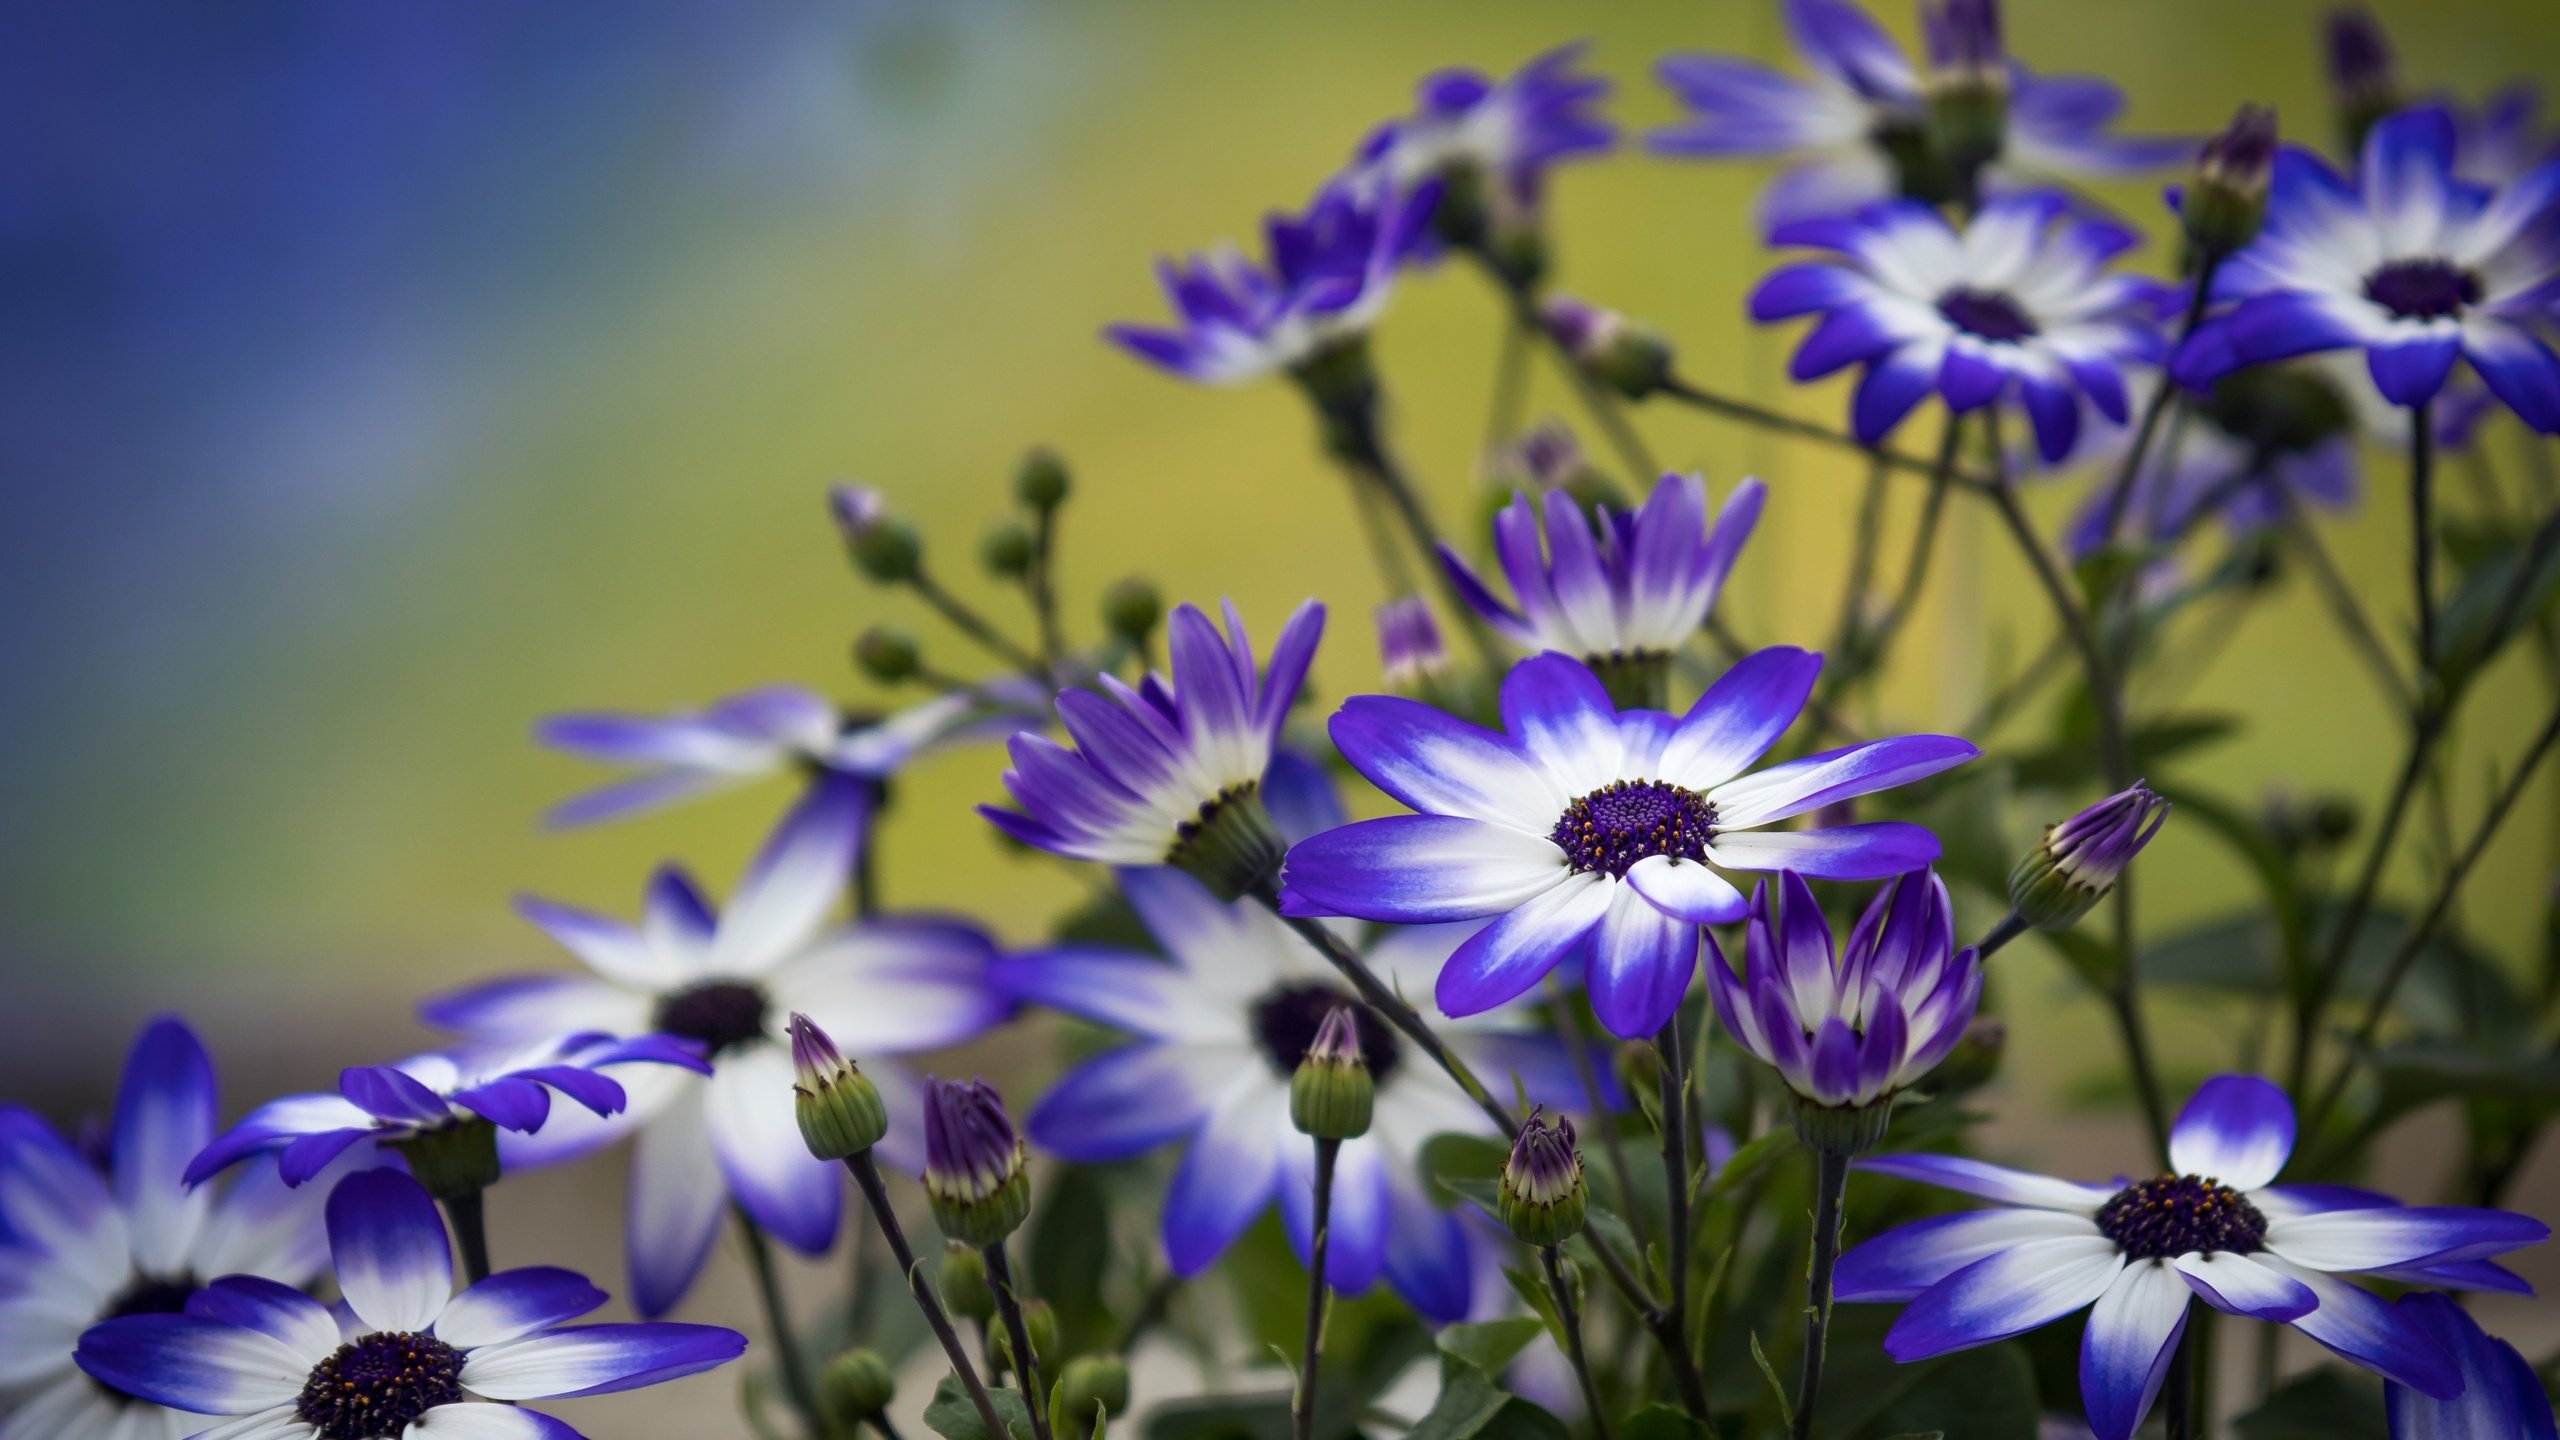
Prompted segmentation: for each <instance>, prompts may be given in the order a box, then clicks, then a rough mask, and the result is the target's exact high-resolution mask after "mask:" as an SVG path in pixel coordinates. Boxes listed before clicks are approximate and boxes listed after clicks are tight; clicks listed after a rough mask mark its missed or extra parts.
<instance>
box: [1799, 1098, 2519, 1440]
mask: <svg viewBox="0 0 2560 1440" xmlns="http://www.w3.org/2000/svg"><path fill="white" fill-rule="evenodd" d="M2293 1141H2294V1117H2293V1105H2292V1103H2291V1102H2290V1101H2288V1100H2287V1099H2286V1098H2285V1095H2284V1092H2283V1091H2282V1090H2279V1089H2278V1088H2276V1087H2275V1086H2274V1085H2272V1084H2270V1083H2269V1082H2267V1081H2265V1080H2262V1079H2259V1078H2257V1077H2256V1076H2250V1075H2224V1076H2220V1077H2218V1078H2216V1079H2213V1080H2209V1081H2206V1082H2205V1084H2204V1086H2203V1087H2202V1088H2200V1089H2199V1090H2197V1091H2196V1093H2195V1096H2194V1098H2192V1099H2190V1100H2189V1101H2188V1102H2187V1105H2186V1108H2185V1109H2183V1110H2181V1111H2179V1112H2178V1119H2177V1123H2176V1125H2175V1126H2174V1127H2173V1128H2172V1130H2171V1132H2170V1136H2169V1160H2170V1163H2171V1165H2172V1166H2173V1167H2174V1170H2175V1173H2174V1174H2168V1175H2161V1176H2158V1177H2155V1178H2152V1179H2147V1180H2136V1181H2133V1182H2131V1183H2129V1184H2127V1183H2122V1182H2119V1183H2117V1184H2114V1185H2083V1184H2079V1183H2077V1182H2074V1181H2069V1180H2054V1179H2048V1178H2046V1177H2045V1176H2042V1175H2030V1174H2025V1173H2022V1172H2019V1171H2015V1170H2008V1169H2003V1168H2002V1167H2000V1166H1997V1165H1990V1164H1986V1163H1984V1162H1982V1161H1979V1160H1968V1159H1963V1158H1959V1157H1956V1156H1950V1155H1917V1154H1915V1155H1886V1156H1878V1157H1874V1158H1871V1159H1867V1160H1864V1161H1861V1162H1859V1163H1860V1168H1862V1169H1864V1170H1867V1171H1869V1172H1872V1173H1875V1174H1881V1175H1894V1176H1899V1177H1901V1178H1903V1179H1907V1180H1919V1181H1922V1182H1925V1183H1927V1184H1931V1185H1938V1186H1943V1187H1945V1188H1947V1189H1950V1190H1960V1191H1963V1192H1964V1193H1966V1194H1968V1195H1978V1196H1981V1197H1983V1198H1985V1199H1989V1200H1995V1201H1998V1202H2000V1203H2001V1205H2002V1206H2004V1207H2006V1208H2002V1209H1997V1210H1977V1211H1968V1212H1966V1213H1964V1214H1960V1215H1948V1216H1941V1217H1939V1218H1937V1219H1933V1220H1922V1221H1919V1222H1918V1223H1916V1224H1911V1225H1905V1226H1903V1227H1902V1228H1900V1229H1898V1230H1892V1231H1888V1232H1886V1233H1885V1234H1883V1235H1880V1236H1878V1237H1877V1238H1875V1239H1873V1240H1870V1241H1868V1242H1866V1243H1865V1244H1863V1245H1860V1246H1858V1247H1856V1248H1855V1249H1852V1250H1851V1251H1849V1253H1847V1254H1846V1255H1843V1256H1841V1257H1840V1268H1839V1271H1838V1274H1837V1276H1836V1278H1835V1293H1836V1294H1837V1296H1838V1298H1839V1299H1842V1300H1850V1301H1858V1300H1869V1301H1908V1302H1910V1304H1909V1307H1908V1308H1907V1309H1905V1310H1904V1311H1903V1312H1902V1314H1901V1315H1900V1317H1898V1318H1897V1319H1896V1320H1895V1321H1894V1323H1893V1328H1892V1329H1891V1330H1889V1331H1887V1332H1886V1333H1885V1341H1884V1344H1885V1350H1886V1352H1887V1353H1889V1354H1891V1355H1892V1356H1893V1358H1894V1359H1896V1360H1904V1361H1910V1360H1925V1359H1927V1358H1929V1357H1931V1356H1933V1355H1943V1354H1946V1353H1948V1352H1949V1351H1953V1350H1962V1349H1966V1348H1968V1347H1971V1346H1975V1345H1985V1344H1989V1343H1991V1342H1992V1341H1995V1340H2005V1339H2007V1338H2009V1337H2010V1336H2013V1335H2020V1334H2024V1333H2025V1332H2027V1331H2029V1330H2033V1329H2035V1328H2037V1327H2038V1326H2041V1325H2045V1324H2048V1323H2050V1322H2052V1321H2055V1320H2059V1319H2061V1318H2062V1317H2063V1316H2066V1315H2069V1314H2071V1313H2073V1312H2074V1311H2077V1310H2080V1309H2082V1308H2084V1307H2087V1308H2089V1309H2090V1315H2089V1324H2088V1332H2087V1335H2086V1337H2085V1339H2084V1340H2083V1342H2082V1344H2081V1348H2080V1394H2081V1399H2082V1402H2083V1404H2084V1405H2085V1406H2086V1408H2087V1410H2088V1415H2089V1425H2090V1428H2091V1429H2093V1430H2095V1431H2096V1432H2097V1434H2098V1437H2099V1440H2125V1437H2127V1436H2130V1435H2131V1434H2133V1432H2134V1431H2135V1430H2136V1429H2137V1428H2139V1427H2140V1425H2141V1423H2142V1417H2143V1415H2144V1414H2145V1413H2147V1412H2148V1411H2149V1410H2150V1408H2151V1402H2152V1400H2153V1399H2154V1398H2155V1397H2156V1396H2157V1395H2158V1393H2159V1389H2160V1384H2161V1380H2162V1378H2163V1376H2164V1374H2165V1372H2166V1370H2167V1368H2168V1361H2169V1356H2170V1353H2171V1351H2172V1350H2174V1349H2175V1348H2176V1346H2177V1343H2178V1337H2179V1335H2180V1334H2181V1333H2182V1332H2183V1331H2184V1330H2185V1328H2186V1322H2187V1300H2188V1297H2189V1296H2190V1295H2191V1294H2192V1295H2196V1296H2201V1297H2202V1298H2203V1299H2204V1302H2205V1303H2206V1304H2208V1305H2211V1306H2213V1307H2214V1308H2215V1309H2217V1310H2221V1311H2224V1312H2226V1313H2228V1314H2233V1315H2245V1316H2248V1317H2250V1318H2252V1319H2258V1320H2269V1321H2276V1322H2280V1323H2284V1324H2289V1325H2291V1326H2293V1327H2294V1328H2295V1329H2297V1330H2300V1331H2301V1332H2302V1333H2304V1334H2306V1335H2308V1336H2310V1337H2311V1338H2312V1339H2314V1340H2317V1341H2319V1342H2320V1343H2321V1344H2323V1345H2325V1346H2327V1347H2328V1348H2329V1349H2331V1350H2333V1351H2335V1352H2337V1353H2338V1354H2339V1355H2341V1356H2344V1357H2345V1358H2346V1359H2348V1360H2350V1361H2352V1362H2354V1363H2355V1364H2357V1365H2360V1366H2363V1367H2364V1368H2365V1369H2368V1370H2371V1371H2374V1372H2375V1373H2377V1374H2380V1375H2382V1376H2383V1377H2385V1378H2386V1379H2390V1380H2395V1381H2398V1382H2400V1383H2401V1384H2404V1385H2407V1386H2409V1387H2411V1388H2413V1389H2415V1390H2417V1391H2419V1392H2421V1393H2422V1394H2425V1395H2428V1396H2431V1397H2434V1398H2437V1399H2449V1398H2451V1397H2452V1396H2454V1395H2456V1394H2459V1393H2460V1392H2461V1389H2462V1376H2461V1372H2460V1370H2459V1368H2458V1367H2457V1365H2456V1363H2455V1360H2454V1358H2453V1357H2452V1356H2450V1355H2448V1354H2447V1353H2446V1351H2445V1348H2444V1346H2443V1345H2441V1344H2440V1343H2438V1342H2437V1340H2436V1339H2435V1337H2434V1336H2433V1335H2431V1334H2430V1333H2429V1331H2428V1329H2427V1328H2426V1327H2425V1326H2423V1325H2421V1324H2419V1323H2417V1322H2415V1321H2413V1320H2412V1319H2411V1318H2410V1316H2409V1315H2408V1314H2407V1313H2406V1312H2404V1311H2401V1310H2397V1309H2395V1308H2393V1307H2392V1306H2391V1305H2389V1304H2387V1303H2385V1302H2384V1301H2383V1300H2381V1299H2380V1298H2379V1297H2377V1296H2375V1295H2374V1294H2373V1293H2372V1292H2370V1291H2367V1290H2365V1289H2363V1288H2361V1287H2359V1286H2356V1285H2353V1284H2350V1283H2348V1282H2347V1281H2346V1280H2344V1279H2341V1278H2340V1277H2341V1276H2342V1275H2349V1274H2371V1275H2377V1276H2381V1277H2383V1278H2387V1279H2392V1280H2396V1281H2400V1282H2402V1283H2406V1284H2417V1285H2433V1286H2443V1287H2450V1288H2455V1289H2480V1288H2498V1289H2507V1288H2512V1287H2513V1286H2514V1285H2515V1284H2517V1283H2520V1282H2517V1281H2515V1278H2514V1277H2513V1276H2512V1275H2509V1274H2508V1273H2507V1272H2506V1271H2505V1270H2503V1269H2501V1268H2499V1267H2497V1266H2495V1265H2489V1264H2484V1263H2483V1262H2485V1261H2487V1260H2488V1259H2489V1257H2491V1256H2494V1255H2500V1254H2504V1253H2506V1252H2507V1251H2510V1250H2516V1249H2520V1248H2522V1247H2524V1246H2527V1245H2533V1244H2538V1243H2540V1242H2541V1241H2543V1240H2545V1239H2547V1238H2549V1236H2550V1233H2551V1230H2550V1227H2549V1226H2547V1225H2544V1224H2543V1223H2542V1222H2541V1221H2539V1220H2535V1219H2532V1218H2530V1217H2527V1216H2523V1215H2515V1214H2510V1213H2508V1212H2506V1211H2503V1210H2474V1209H2464V1208H2459V1207H2453V1206H2401V1205H2396V1204H2394V1203H2392V1202H2391V1201H2390V1200H2388V1199H2386V1198H2384V1197H2382V1196H2378V1195H2373V1194H2370V1193H2368V1192H2365V1191H2359V1190H2350V1189H2347V1188H2345V1187H2342V1186H2331V1185H2277V1184H2275V1183H2274V1181H2275V1178H2276V1174H2277V1172H2278V1171H2279V1170H2281V1169H2283V1168H2284V1162H2285V1160H2286V1159H2287V1158H2288V1157H2289V1156H2290V1155H2291V1154H2292V1153H2293Z"/></svg>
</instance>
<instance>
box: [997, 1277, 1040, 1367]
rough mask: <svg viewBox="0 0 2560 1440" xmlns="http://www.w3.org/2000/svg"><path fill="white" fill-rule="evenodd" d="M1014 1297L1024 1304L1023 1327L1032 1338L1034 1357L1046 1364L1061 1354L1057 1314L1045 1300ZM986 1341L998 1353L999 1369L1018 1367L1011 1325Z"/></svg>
mask: <svg viewBox="0 0 2560 1440" xmlns="http://www.w3.org/2000/svg"><path fill="white" fill-rule="evenodd" d="M1015 1298H1016V1299H1018V1300H1019V1301H1020V1302H1021V1304H1022V1328H1023V1330H1024V1332H1025V1333H1027V1334H1028V1335H1030V1337H1031V1358H1032V1359H1033V1360H1035V1361H1037V1362H1039V1363H1040V1364H1042V1365H1046V1364H1048V1363H1049V1358H1050V1357H1051V1356H1053V1355H1055V1354H1057V1353H1058V1312H1057V1311H1055V1310H1053V1309H1051V1308H1050V1307H1049V1302H1048V1301H1046V1300H1034V1299H1032V1298H1031V1297H1030V1296H1028V1295H1021V1296H1016V1297H1015ZM987 1342H988V1346H989V1348H990V1349H992V1350H993V1351H994V1352H995V1357H996V1368H998V1369H1000V1370H1012V1369H1014V1368H1016V1367H1015V1365H1014V1363H1013V1327H1012V1326H1010V1325H1000V1326H997V1327H996V1329H995V1332H994V1333H993V1334H991V1335H989V1336H988V1337H987Z"/></svg>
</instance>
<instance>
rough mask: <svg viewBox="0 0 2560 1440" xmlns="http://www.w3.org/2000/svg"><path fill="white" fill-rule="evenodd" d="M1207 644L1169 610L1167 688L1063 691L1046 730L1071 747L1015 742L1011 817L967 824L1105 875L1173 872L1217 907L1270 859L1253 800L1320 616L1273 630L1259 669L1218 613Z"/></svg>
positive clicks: (1241, 636)
mask: <svg viewBox="0 0 2560 1440" xmlns="http://www.w3.org/2000/svg"><path fill="white" fill-rule="evenodd" d="M1226 616H1227V628H1226V633H1225V634H1223V635H1222V634H1220V633H1219V631H1218V627H1217V626H1215V625H1213V624H1211V623H1210V621H1209V617H1208V616H1206V615H1203V614H1201V613H1200V611H1199V610H1198V609H1196V608H1195V607H1193V606H1189V605H1184V606H1181V607H1180V608H1178V609H1176V610H1175V611H1174V612H1173V623H1172V626H1171V628H1170V638H1169V647H1170V651H1171V655H1172V662H1173V676H1172V680H1171V682H1170V683H1168V682H1167V681H1166V679H1165V678H1164V677H1162V676H1159V675H1149V676H1148V677H1146V679H1145V681H1144V682H1143V683H1141V684H1140V685H1139V686H1138V687H1137V688H1135V689H1132V688H1131V687H1129V686H1127V685H1124V684H1122V683H1121V682H1120V681H1119V680H1118V679H1116V678H1114V677H1112V676H1109V675H1105V676H1102V677H1101V678H1100V680H1099V682H1098V683H1099V684H1100V685H1101V687H1102V692H1103V693H1102V694H1099V695H1097V694H1095V693H1093V692H1092V691H1090V690H1083V689H1069V690H1066V691H1064V692H1062V693H1061V694H1060V695H1059V696H1058V719H1059V721H1060V723H1062V724H1063V725H1065V726H1066V729H1067V734H1068V735H1069V736H1070V737H1071V738H1072V739H1073V740H1074V741H1075V743H1076V748H1075V749H1072V750H1070V749H1067V748H1065V747H1064V746H1061V745H1058V744H1057V743H1055V742H1053V741H1050V740H1048V739H1045V738H1043V737H1041V736H1038V735H1016V736H1015V737H1013V741H1012V754H1013V767H1012V768H1011V769H1009V770H1007V771H1005V772H1004V784H1005V788H1006V789H1007V790H1009V791H1011V792H1012V793H1013V798H1014V802H1015V803H1016V804H1018V805H1020V806H1021V807H1022V810H1023V812H1025V813H1019V814H1017V813H1015V812H1013V811H1010V810H1000V809H996V808H994V807H992V806H982V807H980V811H979V813H981V814H983V815H985V816H986V817H987V818H988V819H989V820H991V821H993V822H995V824H996V826H997V827H998V828H999V829H1001V830H1003V831H1004V832H1005V833H1006V834H1008V835H1011V836H1012V837H1014V838H1015V839H1017V840H1020V841H1022V842H1023V843H1024V844H1026V845H1032V846H1036V847H1038V848H1040V849H1043V850H1049V851H1054V852H1056V853H1058V854H1060V855H1066V856H1071V857H1073V858H1075V859H1079V860H1100V861H1104V862H1106V863H1109V864H1114V865H1179V866H1182V867H1184V868H1186V869H1189V870H1191V871H1192V872H1193V873H1194V874H1197V875H1199V876H1200V877H1201V879H1202V881H1203V882H1204V883H1206V884H1209V885H1210V886H1212V887H1213V888H1216V889H1219V890H1221V891H1223V892H1224V893H1227V894H1229V895H1231V896H1232V895H1236V894H1241V893H1243V891H1244V890H1245V889H1247V888H1249V887H1250V886H1251V885H1253V884H1254V883H1256V882H1257V881H1258V880H1261V879H1265V878H1267V877H1268V874H1269V871H1270V867H1271V865H1272V864H1273V863H1275V862H1276V861H1277V860H1278V858H1279V841H1278V835H1277V833H1276V832H1275V831H1273V830H1272V829H1271V825H1270V820H1269V817H1268V816H1267V815H1266V814H1265V812H1264V810H1263V807H1262V801H1261V798H1260V796H1259V793H1258V792H1259V789H1260V786H1261V784H1262V776H1263V771H1264V770H1265V769H1267V768H1268V767H1269V765H1270V763H1271V746H1272V742H1273V741H1274V740H1275V739H1276V738H1277V737H1278V736H1279V733H1280V726H1281V722H1282V721H1284V720H1285V719H1287V718H1288V714H1289V706H1290V704H1291V703H1292V702H1293V701H1295V700H1296V699H1297V695H1298V685H1299V682H1301V681H1302V680H1304V679H1305V678H1306V674H1307V663H1308V661H1309V660H1311V659H1313V658H1314V655H1315V649H1316V640H1317V638H1318V637H1319V636H1320V635H1321V634H1322V633H1323V631H1324V607H1323V606H1322V605H1319V604H1317V603H1316V602H1314V601H1312V600H1310V601H1308V602H1306V603H1305V604H1303V605H1300V606H1299V607H1298V608H1297V610H1296V611H1294V612H1293V613H1292V614H1291V615H1290V616H1289V623H1288V624H1287V625H1285V626H1283V627H1281V631H1280V640H1279V643H1278V644H1277V645H1275V646H1273V647H1272V651H1271V664H1270V667H1269V669H1268V670H1265V669H1263V668H1262V667H1261V666H1259V665H1258V664H1257V663H1256V662H1255V660H1254V655H1253V646H1252V643H1251V642H1250V641H1249V640H1248V639H1247V638H1246V637H1245V631H1244V621H1243V619H1242V618H1241V617H1239V616H1238V615H1237V614H1236V610H1235V606H1234V604H1233V603H1229V604H1228V606H1227V607H1226Z"/></svg>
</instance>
